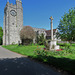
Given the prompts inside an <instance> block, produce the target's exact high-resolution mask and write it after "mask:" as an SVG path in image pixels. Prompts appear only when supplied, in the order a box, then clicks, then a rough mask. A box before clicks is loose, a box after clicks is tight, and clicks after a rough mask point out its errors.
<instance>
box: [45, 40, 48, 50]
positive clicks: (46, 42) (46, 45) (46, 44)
mask: <svg viewBox="0 0 75 75" xmlns="http://www.w3.org/2000/svg"><path fill="white" fill-rule="evenodd" d="M44 46H45V47H46V50H49V44H48V40H46V41H45V43H44Z"/></svg>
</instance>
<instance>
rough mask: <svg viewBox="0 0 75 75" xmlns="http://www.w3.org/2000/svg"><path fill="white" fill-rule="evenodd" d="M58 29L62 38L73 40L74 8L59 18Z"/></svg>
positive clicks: (74, 27) (74, 36) (74, 32)
mask: <svg viewBox="0 0 75 75" xmlns="http://www.w3.org/2000/svg"><path fill="white" fill-rule="evenodd" d="M58 30H59V36H60V37H61V39H62V40H66V41H75V8H71V9H69V12H68V13H65V14H64V16H63V17H62V19H60V23H59V25H58Z"/></svg>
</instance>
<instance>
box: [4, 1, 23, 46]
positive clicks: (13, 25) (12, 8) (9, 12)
mask: <svg viewBox="0 0 75 75" xmlns="http://www.w3.org/2000/svg"><path fill="white" fill-rule="evenodd" d="M22 27H23V7H22V2H21V0H16V4H15V5H13V4H12V3H11V4H10V3H9V2H7V4H6V6H5V8H4V26H3V45H10V44H18V42H19V41H21V40H20V30H21V29H22Z"/></svg>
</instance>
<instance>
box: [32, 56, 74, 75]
mask: <svg viewBox="0 0 75 75" xmlns="http://www.w3.org/2000/svg"><path fill="white" fill-rule="evenodd" d="M32 58H33V59H37V60H39V61H41V62H44V63H46V64H48V65H53V66H54V67H56V68H59V69H62V70H64V71H67V72H68V73H69V74H71V75H75V60H71V59H68V58H56V57H53V56H41V55H37V56H36V57H32Z"/></svg>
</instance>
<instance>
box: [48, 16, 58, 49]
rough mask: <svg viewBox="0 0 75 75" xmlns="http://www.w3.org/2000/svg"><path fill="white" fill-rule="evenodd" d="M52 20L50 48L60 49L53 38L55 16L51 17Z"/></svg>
mask: <svg viewBox="0 0 75 75" xmlns="http://www.w3.org/2000/svg"><path fill="white" fill-rule="evenodd" d="M49 19H50V20H51V41H50V48H49V49H50V50H57V49H59V46H58V45H56V42H57V41H56V40H54V38H53V18H52V16H51V17H50V18H49Z"/></svg>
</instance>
